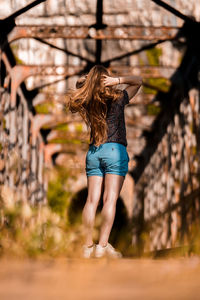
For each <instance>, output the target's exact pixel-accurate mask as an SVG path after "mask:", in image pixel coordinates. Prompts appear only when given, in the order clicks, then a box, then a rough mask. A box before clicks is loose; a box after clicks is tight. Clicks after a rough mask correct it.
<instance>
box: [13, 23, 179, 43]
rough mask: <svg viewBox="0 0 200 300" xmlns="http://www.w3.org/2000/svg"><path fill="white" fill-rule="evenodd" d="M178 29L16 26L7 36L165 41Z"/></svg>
mask: <svg viewBox="0 0 200 300" xmlns="http://www.w3.org/2000/svg"><path fill="white" fill-rule="evenodd" d="M179 29H180V28H179V27H173V26H169V27H167V26H158V27H154V26H148V27H147V26H132V25H124V26H107V27H106V28H104V29H95V28H94V27H89V26H46V25H40V26H39V25H37V26H31V25H26V26H16V27H15V28H14V29H13V30H12V32H11V33H9V35H8V42H9V43H11V42H13V41H15V40H17V39H21V38H39V39H47V38H51V39H52V38H53V39H55V38H65V39H99V40H108V39H109V40H113V39H117V40H121V39H126V40H145V41H146V40H148V41H152V40H165V39H172V38H174V36H175V35H176V34H177V32H178V30H179Z"/></svg>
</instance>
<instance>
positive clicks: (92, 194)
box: [82, 176, 103, 246]
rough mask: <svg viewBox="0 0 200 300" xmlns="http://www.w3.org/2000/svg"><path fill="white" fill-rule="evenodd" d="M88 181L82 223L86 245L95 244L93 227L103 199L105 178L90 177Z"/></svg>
mask: <svg viewBox="0 0 200 300" xmlns="http://www.w3.org/2000/svg"><path fill="white" fill-rule="evenodd" d="M87 180H88V196H87V201H86V203H85V206H84V208H83V212H82V221H83V225H84V227H85V228H84V229H85V245H87V246H90V245H92V244H93V239H92V235H93V227H94V221H95V215H96V210H97V206H98V203H99V200H100V197H101V192H102V187H103V177H100V176H89V177H88V178H87Z"/></svg>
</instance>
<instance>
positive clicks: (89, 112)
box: [66, 65, 122, 146]
mask: <svg viewBox="0 0 200 300" xmlns="http://www.w3.org/2000/svg"><path fill="white" fill-rule="evenodd" d="M104 74H105V75H108V76H109V73H108V70H107V69H106V68H105V67H103V66H101V65H95V66H94V67H93V68H92V69H91V70H90V72H89V73H88V74H87V75H86V77H85V80H84V82H82V84H81V87H79V88H77V89H75V90H69V91H68V92H67V94H66V106H67V107H68V108H69V110H70V111H71V112H73V113H74V112H79V114H80V115H81V117H82V118H83V120H84V121H85V122H86V124H87V125H88V127H90V129H91V140H90V142H92V143H94V145H96V146H99V145H100V144H102V143H104V142H105V141H106V139H107V123H106V115H107V110H108V105H107V104H108V101H116V100H117V99H118V98H119V97H120V96H122V91H121V90H118V89H115V88H113V87H111V86H109V87H108V86H107V87H106V86H105V85H104V84H103V82H102V79H103V77H102V75H104Z"/></svg>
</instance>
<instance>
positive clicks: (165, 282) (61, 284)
mask: <svg viewBox="0 0 200 300" xmlns="http://www.w3.org/2000/svg"><path fill="white" fill-rule="evenodd" d="M0 265H1V267H0V299H1V300H18V299H19V300H33V299H34V300H49V299H50V300H62V299H67V300H71V299H72V300H73V299H78V300H82V299H84V300H87V299H89V300H90V299H91V300H100V299H101V300H102V299H106V300H107V299H108V300H118V299H120V300H121V299H123V300H124V299H125V300H126V299H131V300H132V299H140V300H141V299H142V300H143V299H152V300H156V299H159V300H160V299H161V300H163V299H170V300H171V299H175V300H177V299H182V300H183V299H187V300H195V299H200V258H199V257H190V258H181V259H166V260H151V259H141V260H140V259H126V258H123V259H119V260H108V259H106V258H104V259H90V260H87V259H65V258H62V259H61V258H59V259H39V260H13V259H2V260H1V264H0Z"/></svg>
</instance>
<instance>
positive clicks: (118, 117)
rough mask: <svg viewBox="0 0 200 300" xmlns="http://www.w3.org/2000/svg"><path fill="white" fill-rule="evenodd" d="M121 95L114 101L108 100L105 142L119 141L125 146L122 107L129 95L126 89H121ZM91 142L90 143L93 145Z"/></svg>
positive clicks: (127, 100)
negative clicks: (106, 136)
mask: <svg viewBox="0 0 200 300" xmlns="http://www.w3.org/2000/svg"><path fill="white" fill-rule="evenodd" d="M122 92H123V95H122V97H120V98H119V99H118V100H116V101H113V102H112V101H109V102H108V111H107V116H106V123H107V126H108V132H107V133H108V138H107V140H106V143H119V144H122V145H124V146H125V147H126V146H127V139H126V126H125V119H124V107H125V105H126V104H128V103H129V97H128V93H127V91H126V90H123V91H122ZM93 144H94V142H93V143H91V144H90V145H93Z"/></svg>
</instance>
